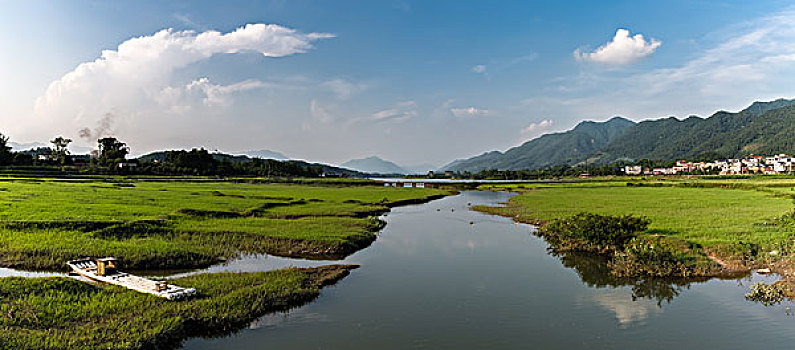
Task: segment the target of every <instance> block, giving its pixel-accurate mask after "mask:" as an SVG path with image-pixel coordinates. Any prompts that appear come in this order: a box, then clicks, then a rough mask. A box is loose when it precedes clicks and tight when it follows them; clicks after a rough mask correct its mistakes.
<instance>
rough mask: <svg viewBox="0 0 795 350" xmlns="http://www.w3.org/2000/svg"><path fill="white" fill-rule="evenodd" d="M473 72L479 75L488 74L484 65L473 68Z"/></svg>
mask: <svg viewBox="0 0 795 350" xmlns="http://www.w3.org/2000/svg"><path fill="white" fill-rule="evenodd" d="M472 71H473V72H475V73H478V74H483V73H486V66H485V65H483V64H479V65H476V66H474V67H472Z"/></svg>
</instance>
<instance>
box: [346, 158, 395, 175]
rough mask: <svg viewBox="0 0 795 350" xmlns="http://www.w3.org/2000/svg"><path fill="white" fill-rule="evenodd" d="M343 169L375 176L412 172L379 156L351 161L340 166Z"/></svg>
mask: <svg viewBox="0 0 795 350" xmlns="http://www.w3.org/2000/svg"><path fill="white" fill-rule="evenodd" d="M340 166H341V167H343V168H348V169H353V170H358V171H361V172H365V173H373V174H408V173H410V171H408V170H406V169H404V168H403V167H401V166H399V165H397V164H395V163H393V162H390V161H388V160H383V159H381V158H380V157H377V156H370V157H366V158H359V159H351V160H349V161H347V162H345V163H342V164H340Z"/></svg>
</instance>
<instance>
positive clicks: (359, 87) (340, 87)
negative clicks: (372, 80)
mask: <svg viewBox="0 0 795 350" xmlns="http://www.w3.org/2000/svg"><path fill="white" fill-rule="evenodd" d="M320 85H321V86H322V87H324V88H326V89H329V90H330V91H331V92H333V93H334V94H335V95H336V96H337V98H339V99H341V100H347V99H349V98H351V96H354V95H356V94H358V93H361V92H362V91H365V90H367V89H368V88H369V86H367V84H363V83H354V82H350V81H347V80H345V79H333V80H329V81H326V82H323V83H321V84H320Z"/></svg>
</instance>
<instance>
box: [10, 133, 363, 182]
mask: <svg viewBox="0 0 795 350" xmlns="http://www.w3.org/2000/svg"><path fill="white" fill-rule="evenodd" d="M71 142H72V140H71V139H68V138H65V137H63V136H58V137H56V138H54V139H53V140H51V141H50V143H51V146H50V147H38V148H34V149H30V150H24V151H12V149H11V146H10V145H9V139H8V137H7V136H5V135H3V134H0V167H6V168H8V167H11V168H14V167H18V168H23V167H24V168H26V169H29V168H33V169H36V168H41V169H43V168H48V169H49V170H53V169H57V170H60V171H63V172H69V173H87V174H108V173H119V174H141V175H203V176H264V177H321V176H325V175H327V174H328V173H327V170H329V169H325V168H324V166H321V165H317V164H309V163H305V162H301V161H278V160H273V159H259V158H253V159H250V158H248V157H234V156H229V155H224V154H211V153H210V152H208V151H207V150H205V149H203V148H202V149H196V148H194V149H192V150H190V151H185V150H175V151H165V152H158V153H156V154H155V155H156V156H153V157H142V158H141V159H131V160H130V159H127V156H128V155H129V153H130V148H129V147H128V146H127V144H125V143H124V142H121V141H119V140H118V139H116V138H115V137H105V138H101V139H98V140H97V150H95V151H92V154H90V155H73V154H71V153H70V152H69V149H68V148H69V144H70V143H71ZM340 170H341V169H340ZM335 175H339V174H335ZM345 175H350V174H345Z"/></svg>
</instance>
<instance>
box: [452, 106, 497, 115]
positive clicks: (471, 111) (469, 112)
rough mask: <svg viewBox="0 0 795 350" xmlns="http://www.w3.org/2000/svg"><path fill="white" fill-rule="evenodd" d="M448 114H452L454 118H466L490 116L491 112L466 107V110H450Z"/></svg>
mask: <svg viewBox="0 0 795 350" xmlns="http://www.w3.org/2000/svg"><path fill="white" fill-rule="evenodd" d="M450 113H452V114H453V115H454V116H456V117H467V116H487V115H489V114H491V111H489V110H488V109H479V108H475V107H466V108H452V109H450Z"/></svg>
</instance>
